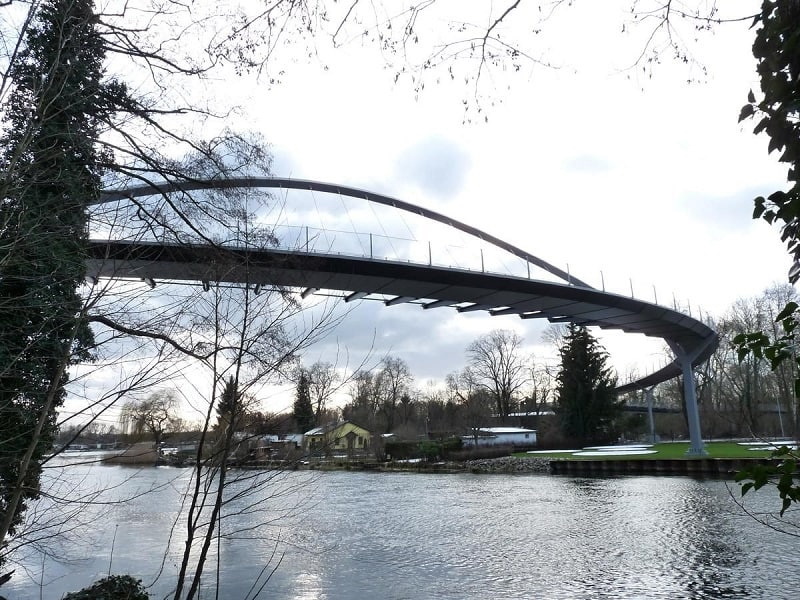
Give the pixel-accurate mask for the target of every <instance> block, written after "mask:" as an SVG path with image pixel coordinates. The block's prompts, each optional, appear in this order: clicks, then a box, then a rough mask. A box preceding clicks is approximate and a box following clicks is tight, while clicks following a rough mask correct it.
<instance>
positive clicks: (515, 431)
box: [461, 427, 536, 448]
mask: <svg viewBox="0 0 800 600" xmlns="http://www.w3.org/2000/svg"><path fill="white" fill-rule="evenodd" d="M461 441H462V442H463V443H464V446H466V447H474V446H476V445H477V446H514V447H515V448H525V447H531V446H535V445H536V430H535V429H524V428H522V427H481V428H479V429H477V430H475V431H473V432H472V433H471V434H469V435H465V436H462V437H461Z"/></svg>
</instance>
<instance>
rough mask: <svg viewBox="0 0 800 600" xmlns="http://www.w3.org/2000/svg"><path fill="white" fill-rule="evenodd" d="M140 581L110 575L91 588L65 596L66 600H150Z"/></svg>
mask: <svg viewBox="0 0 800 600" xmlns="http://www.w3.org/2000/svg"><path fill="white" fill-rule="evenodd" d="M149 598H150V596H149V595H148V594H147V592H146V591H145V589H144V587H142V582H141V580H140V579H134V578H133V577H131V576H130V575H109V576H108V577H104V578H103V579H100V580H99V581H95V582H94V583H93V584H92V585H91V586H90V587H88V588H83V589H82V590H80V591H79V592H72V593H70V594H67V595H66V596H64V600H149Z"/></svg>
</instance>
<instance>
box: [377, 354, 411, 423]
mask: <svg viewBox="0 0 800 600" xmlns="http://www.w3.org/2000/svg"><path fill="white" fill-rule="evenodd" d="M413 380H414V378H413V376H412V375H411V369H410V368H409V366H408V363H406V362H405V361H404V360H403V359H402V358H398V357H396V356H387V357H385V358H384V359H383V360H382V361H381V369H380V371H378V374H377V375H376V377H375V381H376V387H377V394H378V396H379V397H380V411H381V413H382V414H383V416H384V424H385V428H386V433H390V432H391V431H392V430H393V429H394V424H395V417H396V414H397V405H398V403H400V402H402V398H403V396H407V395H408V394H409V393H410V389H411V388H410V386H411V383H412V382H413ZM409 401H410V400H409Z"/></svg>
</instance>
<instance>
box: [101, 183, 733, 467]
mask: <svg viewBox="0 0 800 600" xmlns="http://www.w3.org/2000/svg"><path fill="white" fill-rule="evenodd" d="M237 188H256V189H287V190H288V189H293V190H307V191H311V192H314V191H316V192H327V193H335V194H339V195H342V196H346V197H350V198H359V199H363V200H365V201H366V202H370V203H375V204H381V205H384V206H390V207H392V208H394V209H397V210H400V211H406V212H410V213H414V214H416V215H419V216H421V217H423V218H425V219H429V220H433V221H437V222H439V223H442V224H444V225H446V226H448V227H451V228H454V229H457V230H460V231H462V232H464V233H466V234H467V235H469V236H473V237H475V238H478V239H480V240H482V241H483V242H486V243H489V244H492V245H493V246H496V247H497V248H500V249H501V250H503V251H505V252H508V253H510V254H511V255H514V256H516V257H518V258H520V259H522V260H524V261H525V262H526V263H527V264H528V265H533V266H534V267H537V268H539V269H542V270H544V271H546V272H547V273H549V274H551V275H553V276H555V277H556V278H558V279H560V280H561V281H560V282H558V281H556V282H553V281H542V280H539V279H534V278H531V277H530V268H528V276H526V277H521V276H512V275H503V274H497V273H491V272H487V271H485V270H483V269H481V270H480V271H475V270H469V269H463V268H453V267H442V266H437V265H434V264H432V262H431V261H428V262H427V263H420V262H406V261H399V260H389V259H382V258H375V257H373V256H351V255H342V254H336V253H331V252H319V251H312V250H311V249H309V248H308V246H307V245H306V246H303V245H302V244H301V245H299V247H296V248H293V249H282V248H271V247H267V248H264V247H258V248H254V247H241V246H231V245H225V246H221V245H219V244H214V243H211V242H203V243H177V242H164V241H161V242H159V241H157V240H155V241H154V240H150V241H131V240H125V239H122V240H111V239H93V240H91V241H90V244H89V259H88V261H87V276H89V277H96V278H99V277H108V278H140V279H143V280H146V281H149V282H151V284H154V282H155V281H157V280H169V281H187V282H188V281H194V282H203V283H204V285H207V284H208V282H211V281H224V282H231V283H240V284H253V285H258V286H260V285H262V284H263V285H273V286H282V287H288V288H294V289H297V290H298V293H300V294H301V296H302V297H307V296H309V295H311V294H315V293H324V292H326V291H335V292H339V293H342V294H343V298H344V301H345V302H351V301H354V300H359V299H379V300H381V301H382V302H383V303H384V304H385V305H386V306H393V305H397V304H401V303H412V304H417V305H419V306H420V307H421V309H422V310H426V311H428V310H432V309H437V308H451V309H454V310H457V311H458V312H460V313H466V312H473V311H483V312H486V313H488V314H489V315H491V316H500V315H517V316H518V317H519V318H522V319H547V320H548V321H549V322H551V323H575V324H579V325H585V326H596V327H600V328H602V329H617V330H622V331H625V332H629V333H640V334H644V335H646V336H651V337H658V338H662V339H663V340H664V341H665V342H666V343H667V344H668V345H669V347H670V348H671V349H672V351H673V353H674V354H675V360H674V361H673V362H672V363H670V364H669V365H667V366H666V367H664V368H662V369H660V370H658V371H656V372H654V373H650V374H648V375H646V376H644V377H642V378H640V379H639V380H637V381H634V382H631V383H627V384H625V385H623V386H620V387H619V388H618V390H619V391H620V392H627V391H633V390H637V389H644V390H650V391H652V388H653V386H655V385H656V384H658V383H661V382H663V381H666V380H668V379H671V378H673V377H676V376H679V375H682V376H683V378H684V392H685V394H684V395H685V401H686V408H687V415H688V421H689V436H690V448H689V451H688V452H689V454H692V455H703V454H705V450H704V448H703V441H702V436H701V430H700V419H699V414H698V410H697V400H696V392H695V380H694V373H693V368H694V367H695V366H697V365H699V364H702V363H703V362H704V361H706V360H707V359H708V358H709V357H710V356H711V354H712V353H713V352H714V350H715V349H716V346H717V343H718V337H717V334H716V332H714V330H713V329H711V328H710V327H708V326H707V325H706V324H705V323H703V322H701V321H700V320H698V319H696V318H694V317H692V316H690V315H686V314H684V313H682V312H680V311H678V310H677V309H676V308H670V307H666V306H661V305H658V304H654V303H650V302H647V301H643V300H639V299H636V298H631V297H628V296H622V295H619V294H614V293H611V292H606V291H603V290H598V289H595V288H592V287H591V286H589V285H588V284H586V283H585V282H583V281H581V280H579V279H576V278H575V277H573V276H572V275H571V274H569V273H567V272H565V271H563V270H561V269H559V268H557V267H555V266H554V265H552V264H550V263H548V262H546V261H544V260H542V259H541V258H539V257H536V256H534V255H532V254H530V253H528V252H526V251H524V250H522V249H520V248H518V247H516V246H513V245H511V244H509V243H507V242H505V241H503V240H500V239H499V238H496V237H494V236H492V235H490V234H488V233H486V232H483V231H481V230H479V229H477V228H475V227H472V226H470V225H467V224H465V223H462V222H459V221H457V220H455V219H451V218H449V217H447V216H445V215H443V214H441V213H436V212H434V211H430V210H427V209H425V208H423V207H420V206H417V205H414V204H411V203H408V202H404V201H401V200H398V199H396V198H391V197H389V196H384V195H381V194H375V193H373V192H369V191H366V190H360V189H356V188H351V187H347V186H339V185H335V184H330V183H324V182H317V181H310V180H297V179H288V178H266V177H261V178H253V177H247V178H234V179H225V180H205V181H193V182H188V183H181V184H176V183H162V184H153V185H142V186H136V187H131V188H127V189H124V190H115V191H109V192H107V193H104V194H103V195H102V197H101V199H100V202H101V203H109V202H114V201H117V202H118V201H125V200H126V199H127V200H133V199H135V198H141V197H147V196H158V197H162V196H163V197H168V196H169V195H170V194H173V193H186V192H189V191H196V190H223V189H237Z"/></svg>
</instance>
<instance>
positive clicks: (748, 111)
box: [739, 104, 755, 123]
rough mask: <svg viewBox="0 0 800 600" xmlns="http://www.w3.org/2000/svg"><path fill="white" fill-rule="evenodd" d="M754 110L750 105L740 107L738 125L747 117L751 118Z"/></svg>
mask: <svg viewBox="0 0 800 600" xmlns="http://www.w3.org/2000/svg"><path fill="white" fill-rule="evenodd" d="M754 112H755V109H754V108H753V105H752V104H745V105H744V106H743V107H742V111H741V112H740V113H739V123H741V122H742V121H744V120H745V119H747V118H748V117H752V116H753V113H754Z"/></svg>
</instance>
